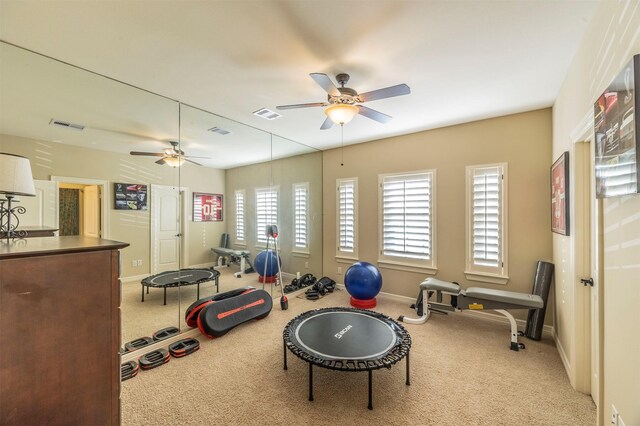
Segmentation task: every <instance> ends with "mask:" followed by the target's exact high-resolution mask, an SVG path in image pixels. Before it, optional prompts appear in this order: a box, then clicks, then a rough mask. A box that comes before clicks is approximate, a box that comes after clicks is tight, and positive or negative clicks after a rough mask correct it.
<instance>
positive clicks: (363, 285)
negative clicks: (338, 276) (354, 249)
mask: <svg viewBox="0 0 640 426" xmlns="http://www.w3.org/2000/svg"><path fill="white" fill-rule="evenodd" d="M344 286H345V287H346V289H347V291H348V292H349V294H350V295H351V296H352V297H353V298H354V299H358V300H369V299H373V298H375V297H376V296H377V294H378V293H380V289H381V288H382V274H381V273H380V271H379V270H378V268H376V267H375V266H373V265H372V264H370V263H367V262H356V263H354V264H353V265H351V266H350V267H349V269H347V272H346V273H345V274H344Z"/></svg>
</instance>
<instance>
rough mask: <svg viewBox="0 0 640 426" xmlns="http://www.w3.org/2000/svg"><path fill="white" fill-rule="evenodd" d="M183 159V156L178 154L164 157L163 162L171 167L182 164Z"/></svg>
mask: <svg viewBox="0 0 640 426" xmlns="http://www.w3.org/2000/svg"><path fill="white" fill-rule="evenodd" d="M184 161H185V160H184V158H182V157H181V156H178V155H174V156H171V157H165V158H164V162H165V164H166V165H168V166H171V167H178V166H182V165H183V164H184Z"/></svg>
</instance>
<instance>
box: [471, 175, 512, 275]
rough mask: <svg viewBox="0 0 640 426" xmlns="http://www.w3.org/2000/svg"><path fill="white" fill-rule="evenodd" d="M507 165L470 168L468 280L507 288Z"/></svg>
mask: <svg viewBox="0 0 640 426" xmlns="http://www.w3.org/2000/svg"><path fill="white" fill-rule="evenodd" d="M506 188H507V165H506V164H489V165H482V166H469V167H467V212H466V215H467V259H466V263H467V268H466V271H465V274H466V275H467V278H468V279H470V280H475V281H485V282H491V283H494V284H506V282H507V280H508V276H507V257H506V247H507V244H506V242H507V240H506V235H507V220H506V217H507V216H506V205H507V204H506V198H507V197H506V194H507V193H506Z"/></svg>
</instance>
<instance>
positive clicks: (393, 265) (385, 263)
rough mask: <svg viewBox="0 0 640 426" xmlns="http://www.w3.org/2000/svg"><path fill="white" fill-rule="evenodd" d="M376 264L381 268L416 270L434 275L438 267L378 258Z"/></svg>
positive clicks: (405, 270)
mask: <svg viewBox="0 0 640 426" xmlns="http://www.w3.org/2000/svg"><path fill="white" fill-rule="evenodd" d="M378 266H379V267H380V268H383V269H393V270H395V271H404V272H418V273H421V274H427V275H435V274H436V273H437V272H438V268H436V267H434V266H416V265H410V264H407V263H402V262H392V261H389V260H381V259H378Z"/></svg>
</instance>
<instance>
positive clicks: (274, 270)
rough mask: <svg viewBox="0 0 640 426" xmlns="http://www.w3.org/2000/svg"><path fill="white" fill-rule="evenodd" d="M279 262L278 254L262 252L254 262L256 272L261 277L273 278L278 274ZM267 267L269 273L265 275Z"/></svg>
mask: <svg viewBox="0 0 640 426" xmlns="http://www.w3.org/2000/svg"><path fill="white" fill-rule="evenodd" d="M277 262H278V260H277V259H276V254H275V252H274V251H273V250H269V251H267V250H262V251H261V252H260V253H258V255H257V256H256V259H255V260H254V266H255V268H254V269H255V270H256V272H257V273H258V275H260V276H264V277H273V276H276V275H277V274H278V263H277ZM265 264H266V265H267V272H266V275H265V272H264V267H265Z"/></svg>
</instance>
